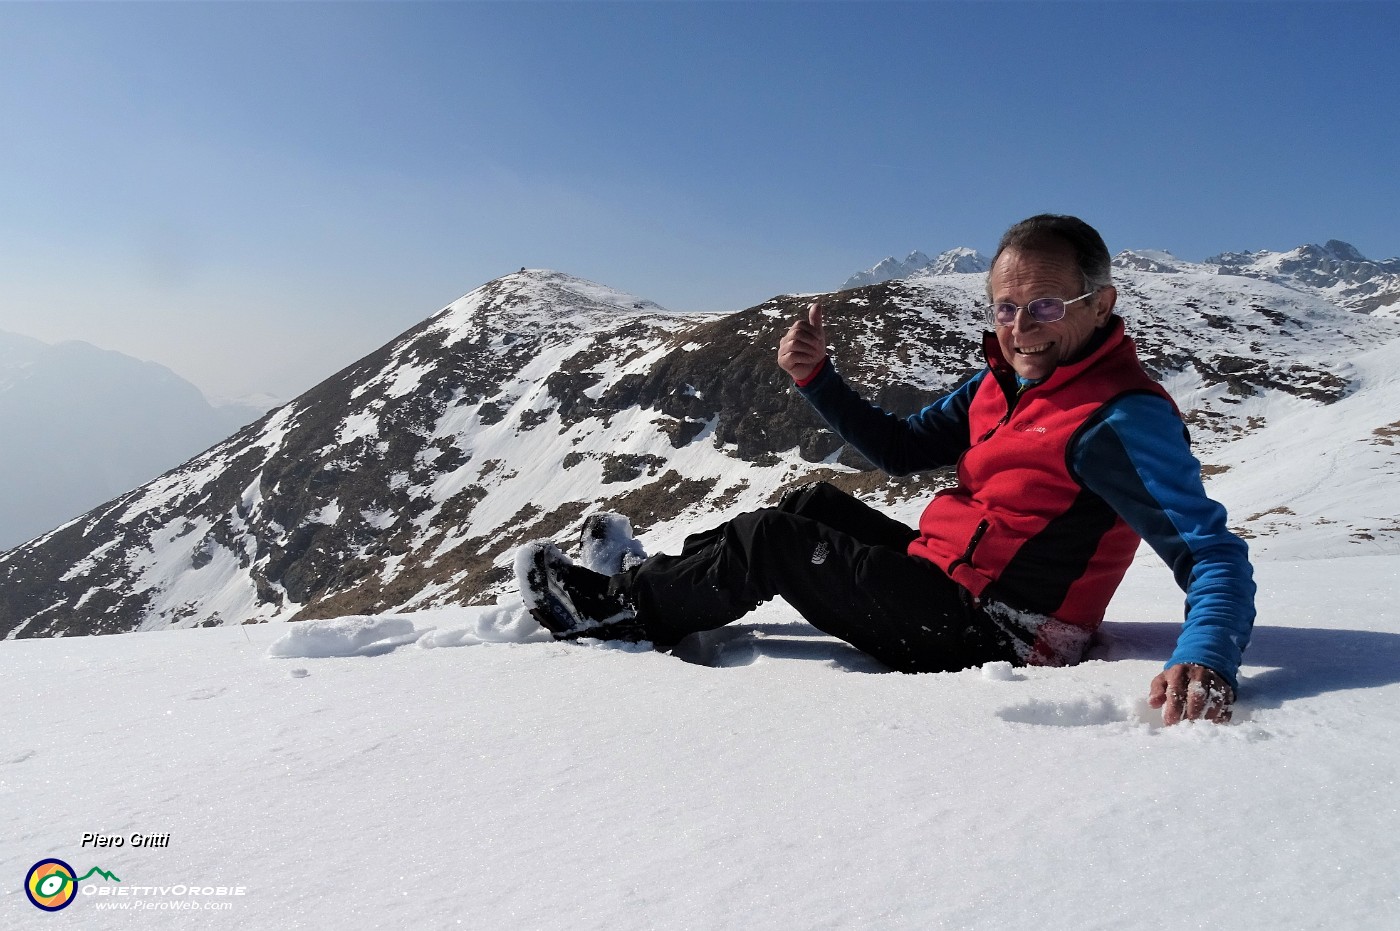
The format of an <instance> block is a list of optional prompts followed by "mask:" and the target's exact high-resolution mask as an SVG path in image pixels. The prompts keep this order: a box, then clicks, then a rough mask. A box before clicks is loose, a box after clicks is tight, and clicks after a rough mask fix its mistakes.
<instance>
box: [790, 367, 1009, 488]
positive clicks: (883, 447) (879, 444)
mask: <svg viewBox="0 0 1400 931" xmlns="http://www.w3.org/2000/svg"><path fill="white" fill-rule="evenodd" d="M984 375H986V370H983V371H982V372H979V373H978V374H977V375H974V376H973V377H972V378H970V379H968V380H967V381H966V382H964V383H963V384H962V385H960V386H958V388H957V389H955V390H954V391H953V392H952V393H951V394H948V395H945V396H943V397H942V398H939V399H938V400H937V401H935V402H933V403H932V404H930V405H929V406H928V407H925V408H924V409H923V410H921V411H919V412H918V413H917V414H914V415H912V416H910V417H907V418H901V417H897V416H895V415H894V414H889V413H886V412H885V411H882V410H880V408H878V407H876V406H875V405H873V404H871V403H870V402H869V401H867V400H865V399H864V398H862V397H861V396H860V395H859V394H857V393H856V392H855V390H854V389H853V388H851V386H850V385H848V384H846V382H845V380H844V379H843V378H842V377H841V376H840V375H839V374H838V373H837V371H836V368H835V366H833V365H832V363H831V360H830V359H827V361H826V365H825V366H823V368H822V370H821V372H820V373H819V374H818V375H817V377H816V378H815V379H813V380H812V381H811V382H810V383H809V384H807V385H806V386H804V387H801V388H798V389H797V390H798V391H799V392H800V393H801V394H802V396H803V397H804V398H806V399H807V401H808V402H809V403H810V404H811V405H812V407H814V408H815V409H816V411H817V413H818V414H820V415H821V417H822V419H823V420H825V421H826V422H827V425H828V426H830V427H831V429H832V430H833V431H835V433H836V435H837V436H839V437H841V439H843V440H845V441H846V442H847V443H849V444H851V445H852V446H854V447H855V448H856V449H857V450H858V451H859V452H860V454H861V455H862V456H864V457H865V458H867V459H869V460H870V461H871V462H872V463H874V464H875V466H876V468H878V469H880V470H882V471H884V472H887V473H889V474H890V475H910V474H912V473H914V472H922V471H925V470H927V469H936V468H938V467H939V466H945V465H952V464H953V463H955V462H957V461H958V457H959V456H961V455H962V453H963V451H964V450H966V449H967V447H968V427H967V409H968V406H969V405H970V404H971V403H972V395H973V393H974V392H976V390H977V385H978V383H979V382H980V380H981V379H982V377H983V376H984Z"/></svg>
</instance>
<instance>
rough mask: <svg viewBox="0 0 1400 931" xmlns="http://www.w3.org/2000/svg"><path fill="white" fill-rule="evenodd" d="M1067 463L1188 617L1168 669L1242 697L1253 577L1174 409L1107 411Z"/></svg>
mask: <svg viewBox="0 0 1400 931" xmlns="http://www.w3.org/2000/svg"><path fill="white" fill-rule="evenodd" d="M1070 466H1071V467H1072V468H1073V469H1074V470H1075V472H1076V473H1077V474H1078V476H1079V478H1080V480H1081V481H1082V482H1083V483H1084V486H1085V487H1086V488H1088V489H1089V490H1090V491H1092V492H1094V493H1095V494H1097V495H1099V496H1100V497H1101V498H1103V499H1104V500H1105V501H1107V502H1108V504H1109V506H1111V507H1112V508H1113V509H1114V510H1115V511H1117V512H1118V514H1119V515H1120V516H1122V518H1123V519H1124V520H1125V521H1127V523H1128V525H1129V526H1131V527H1132V528H1133V529H1134V530H1135V531H1137V533H1138V534H1139V535H1141V537H1142V538H1143V539H1144V540H1146V541H1147V543H1148V545H1149V546H1151V547H1152V549H1153V550H1154V551H1156V553H1157V555H1158V556H1161V557H1162V559H1163V560H1164V561H1165V562H1166V564H1167V565H1168V566H1169V567H1171V570H1172V573H1173V574H1174V575H1175V577H1176V582H1177V584H1178V585H1179V586H1181V589H1182V591H1184V592H1185V593H1186V620H1185V624H1184V626H1183V627H1182V630H1181V636H1180V637H1179V638H1178V639H1177V642H1176V650H1175V652H1173V653H1172V656H1171V659H1169V660H1168V661H1167V666H1168V667H1170V666H1174V665H1176V664H1177V663H1197V664H1199V665H1202V666H1207V667H1209V668H1211V669H1213V670H1215V671H1216V672H1217V673H1219V674H1220V675H1221V676H1223V677H1224V678H1225V679H1226V680H1227V681H1228V682H1229V683H1230V687H1231V688H1234V689H1235V690H1236V691H1238V690H1239V689H1238V682H1237V675H1238V672H1239V667H1240V657H1241V655H1242V654H1243V652H1244V648H1245V646H1246V645H1247V644H1248V643H1249V635H1250V631H1251V630H1252V629H1253V627H1254V591H1255V587H1254V572H1253V569H1252V568H1251V566H1250V564H1249V550H1248V547H1247V546H1246V545H1245V542H1244V541H1243V540H1241V539H1240V538H1239V537H1237V536H1235V535H1234V534H1233V533H1231V532H1230V530H1229V528H1228V527H1227V526H1226V516H1225V508H1224V507H1223V506H1221V505H1220V504H1219V503H1218V502H1216V501H1213V500H1211V499H1210V497H1209V496H1208V495H1207V494H1206V490H1205V487H1204V486H1203V485H1202V484H1201V464H1200V462H1199V461H1198V460H1197V459H1196V457H1195V456H1193V455H1192V454H1191V450H1190V447H1189V446H1188V445H1187V442H1186V432H1185V427H1184V426H1183V424H1182V423H1181V418H1180V417H1178V416H1177V414H1176V412H1175V411H1174V410H1173V409H1172V407H1171V405H1170V404H1168V403H1167V401H1166V400H1164V399H1163V398H1160V397H1157V396H1156V395H1151V394H1131V395H1127V396H1125V397H1123V398H1120V399H1118V400H1117V401H1115V402H1113V403H1112V404H1110V405H1109V406H1108V407H1106V408H1105V409H1104V411H1103V412H1101V413H1100V414H1099V415H1097V416H1096V418H1095V420H1094V421H1092V422H1091V423H1090V424H1089V425H1087V426H1086V428H1085V429H1084V430H1083V431H1082V432H1081V433H1080V435H1079V438H1078V440H1077V442H1076V444H1075V446H1074V449H1073V450H1072V452H1071V456H1070Z"/></svg>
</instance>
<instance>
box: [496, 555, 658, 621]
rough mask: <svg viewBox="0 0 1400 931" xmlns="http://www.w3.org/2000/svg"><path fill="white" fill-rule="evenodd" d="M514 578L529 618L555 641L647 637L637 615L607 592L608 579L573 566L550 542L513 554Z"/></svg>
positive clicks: (629, 606)
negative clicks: (536, 622)
mask: <svg viewBox="0 0 1400 931" xmlns="http://www.w3.org/2000/svg"><path fill="white" fill-rule="evenodd" d="M515 578H516V580H517V581H518V582H519V583H520V598H521V600H522V601H524V603H525V609H526V610H527V611H529V612H530V616H531V617H533V618H534V619H535V620H536V621H538V622H539V624H540V626H541V627H543V628H545V629H546V630H548V631H549V632H550V633H551V634H553V635H554V639H555V640H578V639H580V638H583V637H592V638H595V639H598V640H626V641H628V642H631V643H637V642H639V641H642V640H647V639H649V638H648V637H647V633H646V628H645V626H644V625H643V624H642V623H641V622H640V621H638V620H637V612H636V611H635V610H633V608H632V606H631V605H630V604H628V603H627V601H626V599H624V598H623V597H621V596H620V595H615V594H612V593H611V592H610V591H609V590H608V589H609V586H608V577H607V576H605V575H601V574H600V573H597V572H593V571H591V570H589V569H586V568H584V567H583V566H575V565H574V564H573V562H572V561H571V560H570V559H569V557H567V556H565V555H564V553H563V551H562V550H560V549H559V547H557V546H555V545H554V544H553V543H551V542H549V541H548V540H536V541H535V542H533V543H526V544H525V545H524V546H522V547H521V548H520V549H519V550H518V551H517V552H516V554H515Z"/></svg>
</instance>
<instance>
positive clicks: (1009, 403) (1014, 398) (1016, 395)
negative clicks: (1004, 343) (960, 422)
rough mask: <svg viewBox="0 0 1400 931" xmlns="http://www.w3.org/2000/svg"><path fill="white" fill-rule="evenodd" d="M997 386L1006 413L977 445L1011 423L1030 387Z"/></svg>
mask: <svg viewBox="0 0 1400 931" xmlns="http://www.w3.org/2000/svg"><path fill="white" fill-rule="evenodd" d="M997 384H998V385H1000V386H1001V393H1002V394H1004V395H1006V413H1005V414H1003V415H1002V417H1001V419H1000V420H998V421H997V422H996V423H994V424H992V428H991V429H990V430H988V431H987V432H986V433H984V434H982V436H981V438H980V439H979V440H978V441H977V442H979V443H985V442H987V441H988V440H990V439H991V438H992V434H994V433H996V432H997V431H998V430H1000V429H1001V428H1002V427H1004V426H1006V425H1007V424H1008V423H1010V422H1011V415H1012V414H1014V413H1016V405H1017V404H1020V403H1021V395H1022V394H1024V393H1025V391H1026V388H1029V387H1031V386H1030V385H1024V386H1021V387H1019V388H1016V389H1015V390H1014V391H1013V390H1012V389H1011V388H1010V387H1008V386H1007V385H1006V384H1005V383H1004V382H1003V381H1002V380H1001V379H999V378H998V379H997ZM973 545H974V546H976V545H977V544H976V543H975V542H974V543H973Z"/></svg>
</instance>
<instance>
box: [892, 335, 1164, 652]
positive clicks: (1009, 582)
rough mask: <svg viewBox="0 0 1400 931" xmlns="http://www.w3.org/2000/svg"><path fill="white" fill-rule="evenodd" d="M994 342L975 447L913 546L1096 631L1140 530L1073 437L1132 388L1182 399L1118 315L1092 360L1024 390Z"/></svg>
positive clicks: (978, 398)
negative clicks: (1091, 487)
mask: <svg viewBox="0 0 1400 931" xmlns="http://www.w3.org/2000/svg"><path fill="white" fill-rule="evenodd" d="M984 350H985V352H986V354H987V360H988V365H989V366H990V367H991V372H990V375H989V377H987V378H984V379H983V380H982V383H981V384H980V385H979V386H978V390H977V392H976V394H975V395H974V396H973V400H972V405H971V407H970V409H969V411H968V421H969V422H968V429H969V436H970V437H971V438H972V445H971V447H970V448H969V449H968V450H967V451H966V452H965V453H963V455H962V457H961V458H960V459H959V460H958V472H957V475H958V484H957V485H956V486H955V487H953V488H948V489H944V490H943V491H940V492H939V493H938V494H937V495H936V496H935V497H934V499H933V501H931V502H930V503H929V505H928V507H927V508H925V510H924V513H923V516H922V517H921V518H920V519H919V531H920V537H919V539H917V540H915V541H914V542H913V543H911V544H910V545H909V553H910V554H911V555H914V556H921V557H923V558H924V559H928V560H931V561H932V562H934V563H936V564H937V565H938V566H940V567H941V568H942V569H943V570H944V571H945V572H947V573H948V575H949V577H951V578H952V579H953V581H955V582H957V583H958V584H959V585H961V586H963V587H964V588H966V589H967V590H968V591H970V592H972V594H973V595H975V596H978V597H986V598H989V599H993V600H996V601H1000V602H1004V603H1006V604H1007V605H1009V606H1011V607H1013V608H1018V609H1021V610H1026V611H1034V612H1038V613H1041V614H1046V615H1050V616H1052V617H1055V618H1057V619H1059V620H1061V621H1065V622H1068V623H1070V624H1074V625H1076V626H1078V627H1083V628H1086V629H1088V630H1092V629H1093V628H1095V627H1097V626H1098V624H1099V622H1100V621H1102V620H1103V615H1104V610H1105V609H1106V608H1107V607H1108V602H1109V599H1110V598H1112V597H1113V592H1114V590H1115V589H1117V587H1118V584H1119V582H1121V581H1122V580H1123V574H1124V573H1125V572H1127V570H1128V564H1129V563H1130V562H1131V561H1132V558H1133V554H1134V552H1136V550H1137V547H1138V543H1139V542H1140V538H1139V537H1138V535H1137V534H1136V533H1135V532H1133V530H1132V529H1131V528H1130V527H1129V526H1128V525H1127V524H1126V523H1124V521H1123V519H1122V518H1121V517H1119V516H1118V515H1117V514H1116V513H1114V512H1113V511H1112V510H1111V509H1110V508H1109V507H1108V505H1107V504H1106V503H1105V502H1104V501H1103V499H1102V498H1099V497H1098V496H1097V495H1094V494H1093V493H1092V492H1089V491H1088V490H1086V489H1085V488H1084V487H1083V486H1082V485H1080V483H1079V481H1078V480H1077V479H1076V477H1075V476H1074V475H1073V474H1072V473H1071V470H1070V467H1069V448H1070V443H1071V441H1072V440H1073V438H1074V435H1075V433H1076V431H1078V430H1079V428H1080V427H1082V426H1083V425H1084V424H1085V422H1086V421H1088V420H1089V418H1090V417H1092V416H1093V415H1094V414H1095V413H1096V412H1097V411H1098V410H1099V409H1100V408H1102V407H1103V406H1104V405H1105V404H1107V403H1109V402H1110V401H1112V400H1114V399H1115V398H1117V397H1120V396H1122V395H1123V394H1126V393H1130V392H1150V393H1152V394H1156V395H1159V396H1160V397H1163V398H1166V399H1167V400H1168V402H1170V401H1171V397H1170V396H1169V395H1168V394H1167V393H1166V391H1165V390H1163V389H1162V387H1161V386H1160V385H1158V384H1157V383H1156V382H1155V381H1153V380H1152V378H1151V377H1150V376H1149V375H1148V374H1147V373H1146V372H1144V371H1143V369H1142V366H1141V364H1139V362H1138V358H1137V351H1136V349H1135V348H1134V346H1133V341H1132V340H1131V339H1129V338H1128V337H1127V336H1126V335H1125V334H1124V332H1123V321H1122V319H1121V318H1119V317H1117V316H1115V317H1113V318H1112V321H1111V323H1110V325H1109V333H1108V336H1107V338H1106V339H1105V340H1104V341H1103V343H1102V344H1101V345H1100V346H1099V347H1098V348H1097V349H1095V350H1094V351H1093V352H1092V353H1091V354H1090V355H1089V356H1088V357H1087V358H1085V359H1082V360H1080V361H1078V362H1075V363H1073V364H1069V365H1061V366H1059V367H1058V368H1056V369H1055V371H1054V373H1053V374H1051V376H1050V377H1049V378H1047V379H1046V380H1045V381H1043V382H1041V383H1040V384H1038V385H1034V386H1032V387H1029V388H1027V389H1025V390H1024V391H1023V392H1021V395H1020V397H1019V398H1017V397H1016V379H1015V373H1014V372H1013V370H1012V368H1011V366H1010V365H1009V364H1008V363H1007V362H1006V360H1005V359H1004V358H1003V357H1002V354H1001V349H1000V347H999V346H998V345H997V342H996V340H995V337H993V336H991V335H988V337H987V338H986V340H985V341H984ZM1173 407H1175V405H1174V404H1173ZM1008 567H1014V568H1012V569H1009V568H1008ZM1013 577H1014V578H1013Z"/></svg>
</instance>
